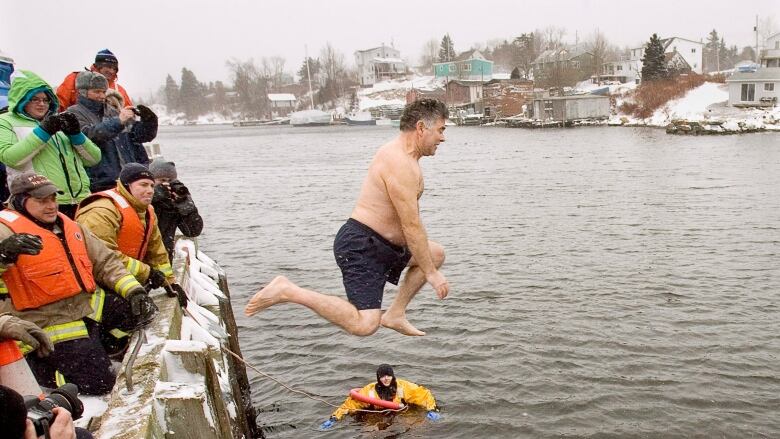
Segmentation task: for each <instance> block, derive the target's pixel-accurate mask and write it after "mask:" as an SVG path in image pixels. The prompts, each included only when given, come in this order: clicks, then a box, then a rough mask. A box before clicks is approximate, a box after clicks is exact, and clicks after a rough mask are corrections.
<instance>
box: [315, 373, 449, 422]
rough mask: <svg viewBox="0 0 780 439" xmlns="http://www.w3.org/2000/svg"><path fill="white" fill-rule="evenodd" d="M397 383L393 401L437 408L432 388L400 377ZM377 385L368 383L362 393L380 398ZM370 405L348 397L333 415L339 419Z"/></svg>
mask: <svg viewBox="0 0 780 439" xmlns="http://www.w3.org/2000/svg"><path fill="white" fill-rule="evenodd" d="M396 385H397V389H396V392H395V398H393V402H395V403H398V404H402V403H403V404H404V405H418V406H420V407H423V408H425V410H428V411H430V410H434V409H436V400H435V399H434V398H433V394H431V391H430V390H428V389H426V388H425V387H423V386H419V385H417V384H415V383H413V382H411V381H406V380H402V379H398V378H396ZM375 387H376V383H371V384H368V385H366V386H365V387H363V388H362V389H360V394H362V395H366V396H368V397H371V398H376V399H379V395H377V393H376V390H375ZM369 407H371V404H368V403H365V402H361V401H358V400H355V399H352V397H347V399H346V400H345V401H344V403H343V404H341V406H340V407H339V408H337V409H336V411H335V412H333V415H331V416H332V417H334V418H336V419H337V420H341V418H343V417H344V415H346V414H348V413H350V412H353V411H356V410H361V409H368V408H369Z"/></svg>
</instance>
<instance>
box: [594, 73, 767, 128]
mask: <svg viewBox="0 0 780 439" xmlns="http://www.w3.org/2000/svg"><path fill="white" fill-rule="evenodd" d="M728 98H729V94H728V86H727V85H726V84H719V83H714V82H705V83H704V84H702V85H700V86H698V87H696V88H694V89H693V90H690V91H689V92H688V93H686V94H685V96H683V97H681V98H679V99H674V100H671V101H669V102H667V103H666V105H664V106H663V107H661V108H659V109H658V110H656V111H655V112H654V113H653V115H652V116H650V117H649V118H647V119H639V118H636V117H633V116H629V115H625V114H617V115H615V116H612V118H610V120H609V122H608V123H609V124H610V125H645V126H658V127H665V126H667V125H669V124H670V123H672V121H673V120H680V119H682V120H687V121H692V122H705V123H712V122H717V123H719V124H721V125H722V126H723V127H724V128H726V129H727V130H730V131H739V130H740V127H745V128H749V129H766V130H777V131H780V108H778V107H775V108H765V109H764V108H738V107H730V106H728ZM621 101H622V98H621V97H619V98H618V108H619V106H620V102H621Z"/></svg>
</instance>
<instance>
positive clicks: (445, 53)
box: [439, 34, 455, 62]
mask: <svg viewBox="0 0 780 439" xmlns="http://www.w3.org/2000/svg"><path fill="white" fill-rule="evenodd" d="M454 59H455V45H454V44H453V43H452V38H450V34H445V35H444V37H443V38H442V39H441V45H440V46H439V62H449V61H452V60H454Z"/></svg>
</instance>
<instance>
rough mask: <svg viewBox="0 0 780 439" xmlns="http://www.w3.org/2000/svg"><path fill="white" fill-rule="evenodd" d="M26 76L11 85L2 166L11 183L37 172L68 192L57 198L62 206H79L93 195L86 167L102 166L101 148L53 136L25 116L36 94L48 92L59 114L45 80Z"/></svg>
mask: <svg viewBox="0 0 780 439" xmlns="http://www.w3.org/2000/svg"><path fill="white" fill-rule="evenodd" d="M22 73H23V75H20V76H18V77H16V78H15V79H14V81H13V84H12V85H11V90H10V93H9V94H8V113H5V114H2V115H0V162H3V163H4V164H5V165H6V167H7V172H8V181H9V183H10V181H11V180H12V179H13V177H14V176H16V175H17V174H19V173H22V172H25V171H35V172H37V173H38V174H41V175H44V176H46V177H47V178H48V179H49V180H51V181H52V183H54V185H55V186H57V188H58V189H59V190H61V191H62V192H64V194H62V195H57V203H58V204H77V203H78V202H79V201H81V200H83V199H84V198H86V197H87V195H89V194H90V191H89V176H88V175H87V171H86V170H85V169H84V166H93V165H96V164H98V163H99V162H100V148H98V147H97V146H96V145H95V144H94V143H92V141H91V140H89V139H88V138H87V137H86V136H84V135H83V134H82V133H79V134H77V135H75V136H67V135H65V133H63V132H61V131H58V132H56V133H54V135H53V136H50V135H49V134H48V133H46V131H43V129H41V128H40V126H39V122H38V121H37V120H35V119H33V118H32V117H30V116H28V115H27V114H26V113H24V107H25V105H26V104H27V102H28V101H29V100H30V98H31V97H32V96H33V95H35V94H36V93H39V92H45V93H46V94H47V95H48V96H49V98H50V99H52V102H51V104H50V107H49V112H50V113H55V112H56V111H57V98H56V96H54V91H53V90H52V89H51V87H50V86H49V84H47V83H46V82H45V81H44V80H43V79H41V78H40V77H38V76H37V75H36V74H34V73H32V72H27V71H22Z"/></svg>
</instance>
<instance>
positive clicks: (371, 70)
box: [355, 44, 409, 87]
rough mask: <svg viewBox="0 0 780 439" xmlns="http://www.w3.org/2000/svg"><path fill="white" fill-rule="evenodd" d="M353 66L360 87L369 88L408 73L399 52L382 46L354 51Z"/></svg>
mask: <svg viewBox="0 0 780 439" xmlns="http://www.w3.org/2000/svg"><path fill="white" fill-rule="evenodd" d="M355 64H356V65H357V69H358V77H359V78H360V85H361V86H363V87H370V86H372V85H374V84H375V83H377V82H381V81H385V80H388V79H397V78H402V77H405V76H406V74H407V72H408V70H409V69H408V67H407V65H406V62H405V61H404V60H402V59H401V52H400V51H398V50H397V49H395V48H393V47H390V46H385V45H384V44H382V45H381V46H379V47H374V48H371V49H366V50H357V51H355Z"/></svg>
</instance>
